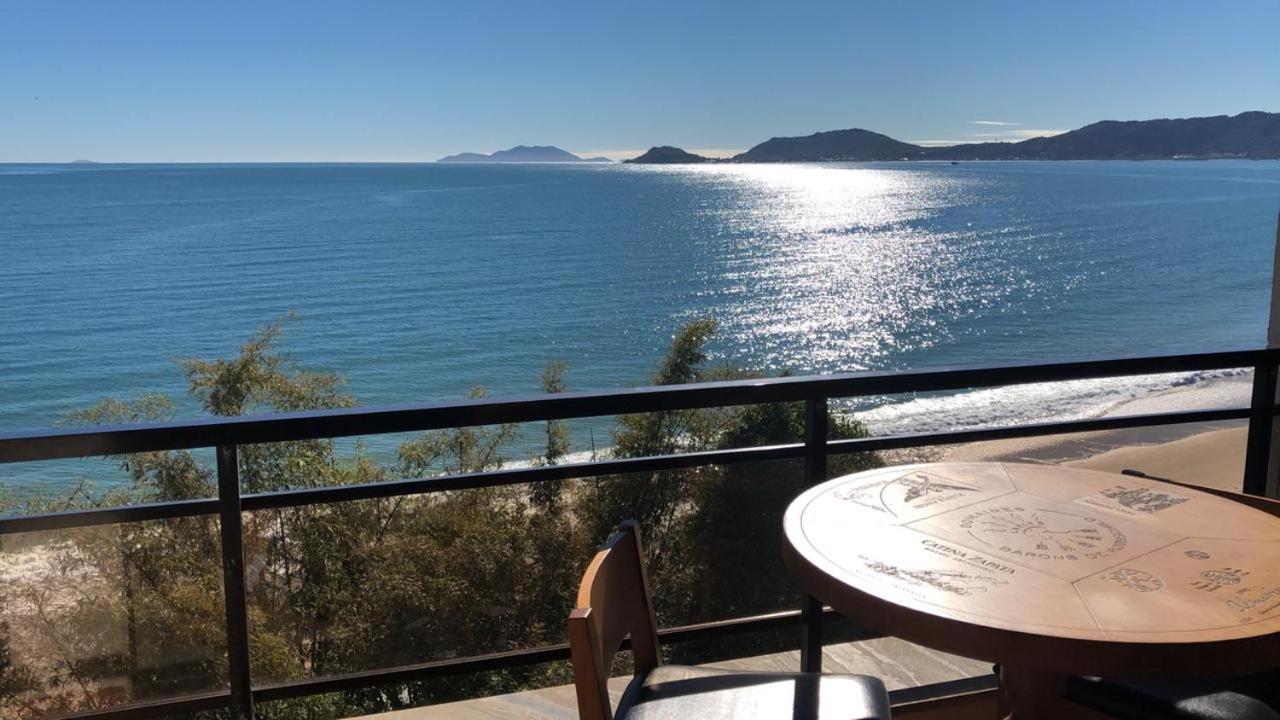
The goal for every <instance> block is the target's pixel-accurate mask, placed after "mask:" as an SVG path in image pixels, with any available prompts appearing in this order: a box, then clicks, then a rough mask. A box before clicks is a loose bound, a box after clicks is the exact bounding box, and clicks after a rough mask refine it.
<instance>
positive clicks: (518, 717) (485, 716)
mask: <svg viewBox="0 0 1280 720" xmlns="http://www.w3.org/2000/svg"><path fill="white" fill-rule="evenodd" d="M709 666H712V667H720V668H730V669H734V670H772V671H787V672H791V671H795V670H798V669H799V667H800V653H799V651H793V652H782V653H774V654H772V655H759V656H756V657H749V658H741V659H738V660H726V661H722V662H717V663H710V664H709ZM822 667H823V670H824V671H826V672H838V673H856V674H864V675H874V676H876V677H878V678H880V679H881V680H883V681H884V684H885V686H886V687H888V688H889V690H890V691H892V690H897V689H900V688H909V687H916V686H920V685H929V684H933V683H940V682H947V681H951V680H960V679H963V678H970V677H978V676H982V675H988V674H990V672H991V664H990V663H985V662H980V661H977V660H969V659H967V658H962V657H957V656H955V655H948V654H946V653H942V652H938V651H936V650H930V649H928V648H925V647H921V646H919V645H913V644H911V643H909V642H906V641H904V640H899V639H897V638H892V637H888V638H878V639H876V640H862V641H859V642H851V643H841V644H836V645H828V646H827V647H826V648H825V650H824V652H823V665H822ZM626 682H627V678H614V680H612V681H611V682H610V688H611V689H612V690H613V693H614V700H615V702H616V700H617V698H618V697H619V696H621V694H622V689H623V688H624V687H625V686H626ZM895 714H896V713H895ZM911 716H912V717H914V718H920V720H925V719H926V718H929V719H932V718H935V717H936V718H968V717H982V718H990V717H994V716H995V701H994V700H993V699H990V698H986V699H984V700H981V701H979V702H971V703H968V704H965V705H964V706H963V707H952V708H948V709H947V710H945V711H939V712H936V713H935V712H927V713H925V712H921V713H915V712H913V713H911ZM577 717H578V709H577V700H576V699H575V698H574V692H573V686H572V685H562V686H559V687H552V688H544V689H541V690H529V691H526V692H519V693H511V694H509V695H496V696H494V697H487V698H479V699H476V700H466V701H462V702H455V703H446V704H442V705H432V706H428V707H421V708H412V709H409V710H397V711H395V712H389V713H381V714H378V715H366V716H364V717H363V718H360V719H359V720H446V718H447V719H448V720H577Z"/></svg>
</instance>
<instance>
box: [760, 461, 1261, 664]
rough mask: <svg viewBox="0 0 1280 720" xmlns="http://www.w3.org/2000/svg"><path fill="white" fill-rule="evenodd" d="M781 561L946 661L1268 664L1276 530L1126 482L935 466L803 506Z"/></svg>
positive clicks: (1232, 511) (838, 489)
mask: <svg viewBox="0 0 1280 720" xmlns="http://www.w3.org/2000/svg"><path fill="white" fill-rule="evenodd" d="M784 530H785V538H786V542H785V543H784V544H785V546H786V559H787V563H788V566H789V568H790V569H791V571H792V572H793V573H794V574H795V576H796V577H797V579H798V580H799V581H800V583H801V585H802V586H804V587H805V589H806V590H807V591H808V592H810V593H811V594H813V595H814V596H815V597H818V598H820V599H822V600H824V601H825V602H827V603H828V604H830V605H832V606H833V607H834V608H836V609H837V610H838V611H840V612H842V613H845V614H847V615H850V616H852V617H856V618H858V619H860V620H863V621H864V622H866V623H867V624H869V625H871V626H873V627H877V628H878V629H880V630H882V631H884V632H888V633H891V634H894V635H898V636H900V637H903V638H906V639H908V640H913V641H916V642H919V643H921V644H924V645H928V646H931V647H936V648H938V649H941V650H947V651H950V652H954V653H957V654H960V655H966V656H969V657H976V658H981V659H987V660H992V661H994V662H1002V663H1010V664H1015V663H1016V664H1022V665H1027V666H1033V667H1040V668H1052V669H1054V670H1056V671H1061V672H1068V673H1098V674H1114V673H1124V674H1128V675H1142V674H1179V673H1193V672H1194V673H1197V674H1201V673H1207V674H1214V673H1217V672H1224V673H1225V672H1245V671H1248V670H1254V669H1261V668H1263V667H1272V666H1276V665H1280V638H1278V637H1269V636H1272V635H1273V634H1275V633H1280V518H1276V517H1273V516H1271V515H1268V514H1266V513H1263V512H1261V511H1258V510H1255V509H1253V508H1250V507H1247V506H1245V505H1241V504H1239V503H1236V502H1233V501H1231V500H1228V499H1225V498H1221V497H1217V496H1214V495H1210V494H1208V493H1204V492H1200V491H1197V490H1191V489H1187V488H1184V487H1182V486H1178V485H1171V484H1169V483H1162V482H1159V481H1155V480H1149V479H1145V478H1135V477H1130V476H1126V475H1115V474H1110V473H1101V472H1093V471H1086V470H1076V469H1069V468H1061V467H1055V466H1046V465H1030V464H1021V463H940V464H931V465H912V466H901V467H894V468H884V469H880V470H873V471H869V472H863V473H857V474H854V475H848V476H845V477H842V478H837V479H835V480H832V481H830V482H827V483H824V484H822V485H818V486H816V487H814V488H812V489H810V490H808V491H806V492H805V493H804V494H802V495H800V496H799V497H798V498H796V500H795V501H794V502H793V503H792V504H791V506H790V507H789V508H788V510H787V513H786V517H785V520H784Z"/></svg>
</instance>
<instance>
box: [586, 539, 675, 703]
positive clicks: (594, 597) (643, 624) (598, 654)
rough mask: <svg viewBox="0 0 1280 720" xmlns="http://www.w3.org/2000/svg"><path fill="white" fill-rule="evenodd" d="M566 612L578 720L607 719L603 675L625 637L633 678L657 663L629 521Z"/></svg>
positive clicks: (594, 565) (599, 556)
mask: <svg viewBox="0 0 1280 720" xmlns="http://www.w3.org/2000/svg"><path fill="white" fill-rule="evenodd" d="M577 605H578V606H577V607H576V608H575V609H574V610H573V612H571V613H569V651H570V654H571V655H572V656H573V678H574V685H575V686H576V688H577V691H578V717H579V718H580V720H612V718H613V710H612V708H611V707H610V704H609V686H608V682H609V671H610V670H611V668H612V667H613V656H614V655H616V654H617V652H618V649H619V648H620V647H621V646H622V643H623V640H625V639H626V638H627V637H628V636H630V637H631V652H632V654H633V655H634V657H635V674H636V677H638V678H643V677H644V676H645V675H647V674H648V673H649V671H651V670H653V669H654V668H655V667H657V666H658V664H659V662H660V661H659V658H658V627H657V622H656V620H655V618H654V615H653V604H652V602H651V601H650V596H649V578H648V576H647V575H646V573H645V569H644V557H643V555H642V554H641V547H640V532H639V530H637V529H636V526H635V523H634V522H626V523H623V524H622V527H621V528H620V529H619V531H618V532H617V533H616V534H614V535H613V536H612V537H610V538H609V540H608V541H607V542H605V544H604V545H603V546H601V548H600V550H599V551H598V552H597V553H596V556H595V557H594V558H592V560H591V564H590V565H588V566H587V571H586V572H585V573H583V575H582V584H581V585H580V586H579V588H578V602H577Z"/></svg>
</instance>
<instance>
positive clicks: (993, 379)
mask: <svg viewBox="0 0 1280 720" xmlns="http://www.w3.org/2000/svg"><path fill="white" fill-rule="evenodd" d="M1278 364H1280V349H1265V350H1262V349H1260V350H1237V351H1226V352H1211V353H1197V354H1185V355H1165V356H1154V357H1127V358H1113V359H1103V360H1086V361H1075V362H1056V363H1037V364H1019V365H1005V366H999V367H966V368H954V369H941V370H923V371H905V372H872V373H857V374H844V375H824V376H815V377H788V378H777V379H763V380H746V381H734V382H718V383H703V384H695V385H676V386H661V387H643V388H631V389H625V390H613V391H604V392H578V393H564V394H557V395H538V396H530V397H518V398H495V399H488V398H486V399H479V400H467V401H462V402H447V403H429V404H420V405H407V406H401V407H391V408H383V409H343V410H325V411H318V412H301V413H289V414H281V415H270V416H258V417H232V418H214V419H206V420H195V421H180V422H168V423H157V424H140V425H125V426H115V427H100V428H94V429H65V430H56V431H49V432H24V433H7V434H0V463H15V462H27V461H40V460H55V459H65V458H77V457H93V456H102V455H117V454H127V453H137V452H149V451H166V450H179V449H189V448H209V447H211V448H215V449H216V453H217V480H218V483H217V486H218V496H217V497H216V498H205V499H196V500H183V501H175V502H163V503H150V504H139V505H130V506H125V507H112V508H100V509H91V510H80V511H72V512H59V513H49V514H42V515H30V516H21V517H9V518H0V535H7V534H12V533H22V532H32V531H47V530H58V529H66V528H82V527H89V526H95V525H105V524H115V523H125V522H137V521H145V520H160V519H169V518H181V517H191V516H213V515H217V516H218V518H219V520H220V523H219V527H220V533H221V548H222V558H221V560H222V570H223V578H224V582H223V588H224V594H225V621H226V636H227V637H226V642H227V648H228V663H229V667H228V676H229V677H230V687H229V689H227V690H225V691H221V692H212V693H206V694H201V695H196V696H190V695H188V696H184V697H180V698H175V699H167V700H158V701H152V702H142V703H136V704H131V705H125V706H117V707H114V708H111V709H107V710H102V711H95V712H92V713H86V714H83V715H79V716H76V717H87V718H88V717H91V718H97V719H101V720H106V719H108V718H110V719H112V720H115V719H117V718H121V719H123V718H150V717H158V716H163V715H173V714H179V713H189V712H195V711H200V710H211V709H218V708H224V709H228V710H230V712H231V713H232V714H233V715H237V716H241V717H252V708H253V705H254V703H262V702H270V701H278V700H285V699H290V698H299V697H304V696H309V695H316V694H320V693H331V692H336V691H344V690H352V689H358V688H366V687H371V686H379V685H391V684H398V683H405V682H412V681H420V680H425V679H428V678H433V677H439V676H445V675H457V674H460V673H473V672H481V671H487V670H494V669H500V668H511V667H516V666H526V665H533V664H538V663H545V662H550V661H557V660H565V659H567V658H568V656H569V651H568V646H567V645H563V644H562V645H552V646H545V647H536V648H529V649H520V650H513V651H508V652H500V653H494V654H487V655H478V656H472V657H464V658H459V659H451V660H443V661H437V662H427V663H420V664H415V665H407V666H400V667H392V668H383V669H377V670H370V671H366V672H359V673H353V674H347V675H339V676H330V677H320V678H314V679H305V680H293V681H287V682H275V683H255V682H254V680H253V677H252V675H251V672H250V664H249V641H248V624H247V618H246V594H245V586H246V583H245V573H244V556H243V547H242V541H243V536H242V527H241V513H242V512H245V511H255V510H264V509H270V508H284V507H295V506H302V505H316V504H321V503H335V502H348V501H353V500H368V499H373V498H386V497H394V496H402V495H417V494H422V493H433V492H442V491H448V490H462V489H470V488H484V487H494V486H502V485H513V484H526V483H540V482H552V481H560V480H568V479H576V478H586V477H593V476H601V475H616V474H624V473H648V472H654V471H659V470H672V469H679V468H692V467H698V466H707V465H726V464H731V463H748V462H760V461H773V460H800V459H803V460H804V466H805V469H804V472H805V478H806V480H807V481H809V482H813V483H817V482H820V481H823V480H825V479H826V476H827V459H828V457H829V456H831V455H838V454H846V453H860V452H870V451H878V450H890V449H901V448H916V447H925V446H931V445H944V444H951V443H962V442H975V441H984V440H996V439H1004V438H1022V437H1033V436H1042V435H1057V434H1068V433H1079V432H1088V431H1099V430H1117V429H1123V428H1135V427H1151V426H1165V425H1177V424H1187V423H1204V422H1218V421H1226V420H1248V421H1249V431H1248V446H1247V450H1246V462H1245V477H1244V490H1245V492H1248V493H1253V494H1263V493H1264V492H1265V489H1266V483H1267V475H1268V463H1269V459H1270V444H1271V436H1272V432H1271V429H1272V423H1273V420H1274V417H1275V415H1276V410H1277V406H1276V403H1275V398H1276V378H1277V365H1278ZM1234 368H1252V369H1253V373H1254V374H1253V394H1252V401H1251V403H1250V406H1249V407H1230V408H1215V409H1206V410H1184V411H1177V412H1164V413H1155V414H1144V415H1133V416H1123V417H1105V418H1093V419H1086V420H1070V421H1061V422H1046V423H1033V424H1021V425H1016V426H1010V427H996V428H985V429H976V430H957V431H950V432H933V433H923V434H909V435H895V436H887V437H868V438H859V439H851V440H829V439H828V438H827V435H828V433H827V408H828V405H829V403H830V401H831V400H832V399H846V398H855V397H860V396H879V395H893V394H902V393H915V392H927V391H947V390H962V389H971V388H981V387H995V386H1003V385H1016V384H1024V383H1041V382H1058V381H1067V380H1083V379H1091V378H1111V377H1124V376H1134V375H1149V374H1159V373H1175V372H1193V371H1209V370H1225V369H1234ZM777 402H804V403H805V423H806V427H805V438H804V442H803V443H794V444H786V445H773V446H767V447H752V448H744V449H733V450H717V451H709V452H692V453H686V454H681V455H665V456H658V457H645V458H632V459H615V460H603V461H598V462H589V463H577V464H567V465H554V466H546V467H532V468H519V469H503V470H498V471H493V472H482V473H472V474H462V475H450V476H441V477H429V478H422V479H408V480H399V481H392V482H382V483H376V484H357V485H345V486H337V487H323V488H307V489H298V490H286V491H280V492H269V493H255V494H242V493H241V488H240V478H239V468H238V463H237V448H238V447H239V446H241V445H250V444H259V443H273V442H284V441H296V440H307V439H318V438H339V437H352V436H361V435H377V434H383V433H399V432H411V431H424V430H437V429H447V428H457V427H469V426H480V425H497V424H503V423H516V422H530V421H545V420H563V419H570V418H583V417H598V416H613V415H621V414H628V413H643V412H654V411H662V410H682V409H693V408H708V407H729V406H740V405H753V404H760V403H777ZM566 611H567V608H566ZM827 617H831V613H830V611H824V610H823V609H822V607H821V606H820V605H819V604H818V603H816V602H814V601H812V600H809V601H807V602H806V604H805V607H804V608H803V609H800V610H795V611H788V612H778V613H772V614H768V615H760V616H754V617H743V618H735V619H730V620H722V621H718V622H710V623H703V624H698V625H691V626H684V627H675V628H666V629H663V630H662V631H661V632H660V635H661V637H662V639H663V641H664V642H666V643H681V642H688V641H694V640H702V639H706V638H711V637H722V636H726V635H733V634H739V633H748V632H758V631H764V630H776V629H778V628H786V627H797V628H802V629H803V636H802V638H801V643H800V645H801V653H802V665H803V667H804V668H805V669H806V670H816V669H818V666H819V663H820V660H821V629H822V623H823V619H824V618H827ZM955 689H956V687H955V686H949V687H946V688H939V689H938V690H939V691H940V692H951V691H954V690H955ZM927 695H928V693H924V696H927ZM921 697H922V693H920V692H918V691H916V690H908V691H903V692H900V693H896V694H895V700H901V701H902V702H916V701H919V699H920V698H921Z"/></svg>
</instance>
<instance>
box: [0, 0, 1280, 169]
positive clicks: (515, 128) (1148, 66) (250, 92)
mask: <svg viewBox="0 0 1280 720" xmlns="http://www.w3.org/2000/svg"><path fill="white" fill-rule="evenodd" d="M1277 28H1280V0H1231V1H1230V2H1208V1H1206V0H1196V1H1194V2H1193V1H1187V2H1173V1H1169V2H1140V1H1124V2H1116V1H1115V0H1111V1H1109V2H1082V1H1074V2H1059V3H1047V2H1038V1H1029V0H1021V1H1020V2H981V1H980V0H978V1H974V2H955V1H954V0H953V1H950V2H905V1H902V2H854V1H852V0H840V1H833V2H804V1H803V0H789V1H787V2H782V1H780V0H779V1H777V2H771V3H752V2H746V1H744V0H737V1H734V2H689V1H688V0H685V1H684V2H670V3H667V2H658V1H652V0H651V1H648V2H642V3H641V2H634V3H615V2H599V1H598V0H595V1H592V2H555V1H554V0H546V1H544V2H485V1H483V0H460V1H453V0H435V1H431V0H404V1H399V0H378V1H372V0H370V1H365V2H356V1H354V0H353V1H352V2H323V1H320V0H309V1H308V2H286V1H284V0H272V1H270V2H262V1H259V2H252V3H249V2H244V3H241V2H233V1H227V0H220V1H219V2H203V3H189V2H174V1H173V0H164V1H162V2H133V1H130V0H113V1H112V2H102V1H101V0H87V1H85V2H63V1H61V0H0V162H39V161H66V160H72V159H77V158H87V159H94V160H101V161H134V162H142V161H285V160H298V161H321V160H334V161H346V160H377V161H417V160H434V159H435V158H437V157H439V156H441V155H444V154H447V153H453V152H459V151H464V150H472V151H486V152H487V151H492V150H495V149H500V148H505V147H509V146H511V145H515V144H554V145H559V146H561V147H564V148H567V149H570V150H573V151H575V152H580V153H583V152H586V153H602V152H603V153H610V154H614V155H627V154H629V153H633V152H636V151H639V150H643V149H644V148H647V147H649V146H651V145H658V144H673V145H680V146H683V147H686V148H691V149H703V150H706V149H710V150H716V149H719V150H737V149H742V148H746V147H749V146H751V145H753V144H755V143H756V142H759V141H761V140H764V139H766V138H768V137H771V136H775V135H800V134H807V133H810V132H814V131H818V130H830V129H836V128H846V127H864V128H868V129H872V130H877V131H880V132H885V133H887V134H889V135H892V136H894V137H897V138H899V139H902V140H908V141H915V142H921V141H977V140H983V139H991V138H1011V139H1016V138H1017V137H1021V136H1026V135H1030V134H1036V133H1043V132H1050V131H1055V130H1063V129H1070V128H1074V127H1079V126H1081V125H1084V124H1087V123H1090V122H1093V121H1095V120H1101V119H1145V118H1152V117H1186V116H1194V115H1215V114H1223V113H1228V114H1234V113H1237V112H1240V111H1243V110H1250V109H1258V110H1269V111H1280V42H1278V41H1277V40H1276V37H1277V36H1276V30H1277ZM983 123H987V124H983Z"/></svg>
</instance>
